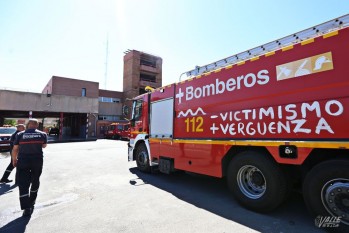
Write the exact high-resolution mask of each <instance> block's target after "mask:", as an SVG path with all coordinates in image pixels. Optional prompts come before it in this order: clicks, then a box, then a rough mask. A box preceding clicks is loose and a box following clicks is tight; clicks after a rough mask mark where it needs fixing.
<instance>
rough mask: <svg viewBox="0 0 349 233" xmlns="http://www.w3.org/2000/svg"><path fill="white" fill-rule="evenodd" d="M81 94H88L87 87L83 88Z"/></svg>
mask: <svg viewBox="0 0 349 233" xmlns="http://www.w3.org/2000/svg"><path fill="white" fill-rule="evenodd" d="M81 96H86V88H82V89H81Z"/></svg>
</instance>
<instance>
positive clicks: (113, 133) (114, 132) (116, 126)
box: [104, 123, 130, 140]
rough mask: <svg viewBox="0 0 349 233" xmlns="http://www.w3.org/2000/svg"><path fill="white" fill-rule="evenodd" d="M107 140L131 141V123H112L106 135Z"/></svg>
mask: <svg viewBox="0 0 349 233" xmlns="http://www.w3.org/2000/svg"><path fill="white" fill-rule="evenodd" d="M104 137H105V138H110V139H117V140H119V139H127V140H128V139H129V138H130V123H112V124H110V125H109V126H108V129H107V131H106V132H105V134H104Z"/></svg>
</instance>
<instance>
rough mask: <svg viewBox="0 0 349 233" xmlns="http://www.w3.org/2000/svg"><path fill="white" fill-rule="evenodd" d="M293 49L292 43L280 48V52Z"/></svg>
mask: <svg viewBox="0 0 349 233" xmlns="http://www.w3.org/2000/svg"><path fill="white" fill-rule="evenodd" d="M290 49H293V45H289V46H285V47H283V48H282V52H285V51H287V50H290Z"/></svg>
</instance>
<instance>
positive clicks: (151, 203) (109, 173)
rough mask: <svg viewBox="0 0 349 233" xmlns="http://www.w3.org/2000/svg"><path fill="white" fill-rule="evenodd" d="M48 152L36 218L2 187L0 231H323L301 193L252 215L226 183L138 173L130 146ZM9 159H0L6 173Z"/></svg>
mask: <svg viewBox="0 0 349 233" xmlns="http://www.w3.org/2000/svg"><path fill="white" fill-rule="evenodd" d="M44 153H45V158H44V169H43V173H42V176H41V186H40V190H39V194H38V199H37V204H36V207H35V211H34V213H33V215H32V216H31V218H25V217H22V211H21V210H20V206H19V199H18V188H17V187H16V186H14V183H13V182H12V183H10V184H0V232H10V233H22V232H28V233H34V232H35V233H55V232H74V233H75V232H84V233H89V232H103V233H104V232H113V233H115V232H142V233H143V232H151V233H154V232H181V233H185V232H190V233H191V232H200V233H205V232H208V233H215V232H220V233H222V232H234V233H240V232H241V233H242V232H276V233H288V232H290V233H291V232H292V233H293V232H307V233H313V232H324V231H323V229H319V228H317V227H315V224H314V219H313V218H312V217H311V216H310V215H309V214H308V212H307V210H306V207H305V205H304V202H303V200H302V197H301V195H300V194H298V193H293V194H292V195H291V197H290V198H289V200H288V201H287V202H286V203H285V204H284V205H282V206H281V207H280V208H278V209H277V210H275V211H273V212H272V213H269V214H260V213H255V212H251V211H249V210H246V209H244V208H242V207H241V206H240V205H239V204H238V203H237V202H236V201H235V200H234V199H233V197H232V196H231V194H230V192H229V191H228V189H227V187H226V183H225V182H226V181H225V180H224V179H217V178H212V177H207V176H200V175H194V174H188V173H185V172H177V173H175V174H171V175H165V174H161V173H153V174H145V173H142V172H139V171H138V170H137V169H136V168H135V167H136V164H135V162H127V142H125V141H115V140H97V141H91V142H72V143H55V144H49V145H48V147H47V148H45V149H44ZM7 155H8V154H6V153H5V154H0V175H2V172H3V171H4V170H5V168H6V166H7V165H8V163H9V162H10V157H9V156H7ZM14 175H15V174H14V172H13V173H12V174H11V176H10V179H14Z"/></svg>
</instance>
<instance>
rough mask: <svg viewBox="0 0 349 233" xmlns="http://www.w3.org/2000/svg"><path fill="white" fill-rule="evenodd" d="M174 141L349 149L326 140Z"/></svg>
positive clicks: (340, 143) (347, 145)
mask: <svg viewBox="0 0 349 233" xmlns="http://www.w3.org/2000/svg"><path fill="white" fill-rule="evenodd" d="M173 142H174V143H185V144H203V145H205V144H206V145H235V146H281V145H295V146H297V147H303V148H333V149H338V148H341V149H349V142H337V141H333V142H326V141H262V140H245V141H235V140H229V141H222V140H185V139H174V140H173Z"/></svg>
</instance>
